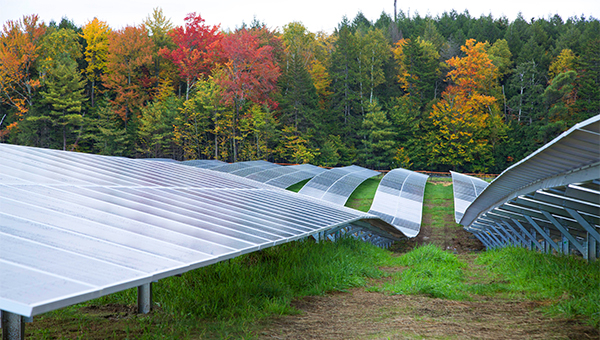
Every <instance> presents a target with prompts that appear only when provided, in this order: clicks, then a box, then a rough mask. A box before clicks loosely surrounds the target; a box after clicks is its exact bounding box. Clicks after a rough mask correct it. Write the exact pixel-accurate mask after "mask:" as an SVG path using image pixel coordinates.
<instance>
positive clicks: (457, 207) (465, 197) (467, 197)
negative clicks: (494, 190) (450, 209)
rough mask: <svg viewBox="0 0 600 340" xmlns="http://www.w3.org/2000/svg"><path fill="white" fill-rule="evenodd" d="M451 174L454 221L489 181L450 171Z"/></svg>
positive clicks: (457, 219) (458, 219) (458, 220)
mask: <svg viewBox="0 0 600 340" xmlns="http://www.w3.org/2000/svg"><path fill="white" fill-rule="evenodd" d="M450 174H451V175H452V190H453V191H454V219H455V220H456V223H459V222H460V219H461V218H462V217H463V215H464V214H465V210H467V208H468V207H469V205H470V204H471V203H472V202H473V201H474V200H475V199H476V198H477V196H479V194H481V192H482V191H483V189H485V188H486V187H487V186H488V185H489V183H488V182H486V181H484V180H482V179H479V178H477V177H473V176H467V175H463V174H461V173H458V172H454V171H450Z"/></svg>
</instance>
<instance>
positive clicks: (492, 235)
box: [487, 230, 503, 247]
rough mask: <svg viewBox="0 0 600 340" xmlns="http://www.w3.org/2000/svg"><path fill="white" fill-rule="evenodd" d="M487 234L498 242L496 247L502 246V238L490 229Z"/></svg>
mask: <svg viewBox="0 0 600 340" xmlns="http://www.w3.org/2000/svg"><path fill="white" fill-rule="evenodd" d="M487 232H488V233H487V236H489V238H491V239H492V240H494V243H495V244H496V247H502V245H503V242H502V241H500V239H499V238H498V237H497V236H496V235H494V234H493V233H492V232H490V230H488V231H487Z"/></svg>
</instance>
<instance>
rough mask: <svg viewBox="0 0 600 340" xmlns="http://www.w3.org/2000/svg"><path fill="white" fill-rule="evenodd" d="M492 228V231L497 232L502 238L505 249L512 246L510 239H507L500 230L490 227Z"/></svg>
mask: <svg viewBox="0 0 600 340" xmlns="http://www.w3.org/2000/svg"><path fill="white" fill-rule="evenodd" d="M490 228H492V230H494V231H495V232H496V234H498V236H500V238H502V242H501V243H504V246H505V247H506V246H508V245H509V244H510V240H509V239H508V237H506V236H505V235H504V234H503V233H501V232H500V230H498V228H496V227H495V226H493V225H490Z"/></svg>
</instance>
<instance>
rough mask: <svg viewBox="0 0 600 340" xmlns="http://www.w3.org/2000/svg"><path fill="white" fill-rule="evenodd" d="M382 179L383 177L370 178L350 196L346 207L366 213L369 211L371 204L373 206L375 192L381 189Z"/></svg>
mask: <svg viewBox="0 0 600 340" xmlns="http://www.w3.org/2000/svg"><path fill="white" fill-rule="evenodd" d="M381 178H383V175H379V176H377V177H374V178H369V179H367V180H366V181H364V182H362V183H361V184H360V185H359V186H358V187H357V188H356V189H355V190H354V192H352V195H350V197H349V198H348V201H347V202H346V206H347V207H350V208H353V209H356V210H360V211H364V212H367V211H369V209H370V208H371V204H373V197H375V192H376V191H377V188H378V187H379V182H381Z"/></svg>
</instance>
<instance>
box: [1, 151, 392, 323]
mask: <svg viewBox="0 0 600 340" xmlns="http://www.w3.org/2000/svg"><path fill="white" fill-rule="evenodd" d="M0 159H2V162H0V249H1V252H0V256H1V257H0V273H2V275H1V276H0V309H1V310H5V311H8V312H11V313H16V314H20V315H25V316H31V315H35V314H40V313H44V312H46V311H50V310H53V309H57V308H60V307H64V306H67V305H71V304H74V303H78V302H82V301H86V300H89V299H92V298H96V297H98V296H101V295H106V294H110V293H113V292H117V291H120V290H124V289H127V288H130V287H135V286H140V285H143V284H146V283H149V282H151V281H155V280H158V279H161V278H164V277H168V276H172V275H175V274H179V273H183V272H186V271H188V270H192V269H195V268H198V267H202V266H206V265H209V264H212V263H215V262H218V261H222V260H224V259H228V258H232V257H235V256H238V255H241V254H244V253H248V252H252V251H255V250H258V249H261V248H264V247H269V246H273V245H277V244H280V243H284V242H289V241H291V240H295V239H299V238H303V237H306V236H308V235H313V234H315V233H319V232H322V231H325V230H328V229H331V228H335V227H338V226H343V225H347V224H349V223H354V222H357V223H363V224H365V225H370V226H371V227H370V228H371V231H375V232H377V231H379V232H381V234H382V235H384V236H386V237H388V236H390V237H397V238H402V237H403V235H402V234H401V233H399V232H398V231H397V230H396V229H395V228H393V227H392V226H390V225H389V224H387V223H385V222H383V221H381V220H378V218H377V217H376V216H374V215H371V214H367V213H362V212H360V211H356V210H353V209H349V208H345V207H343V206H339V205H335V204H330V203H327V202H322V201H319V200H315V199H312V198H310V197H306V196H303V195H297V194H295V193H292V192H289V191H285V190H281V189H278V188H275V187H273V186H269V185H264V184H261V183H259V182H256V181H252V180H247V179H245V178H241V177H238V176H234V175H230V174H227V173H219V172H215V171H210V170H204V169H198V168H194V167H189V166H183V165H181V164H177V163H171V162H157V161H147V160H135V159H127V158H120V157H107V156H98V155H90V154H83V153H73V152H64V151H57V150H47V149H37V148H30V147H23V146H15V145H8V144H0ZM361 221H362V222H361ZM371 222H373V224H371ZM374 222H376V223H374Z"/></svg>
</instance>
